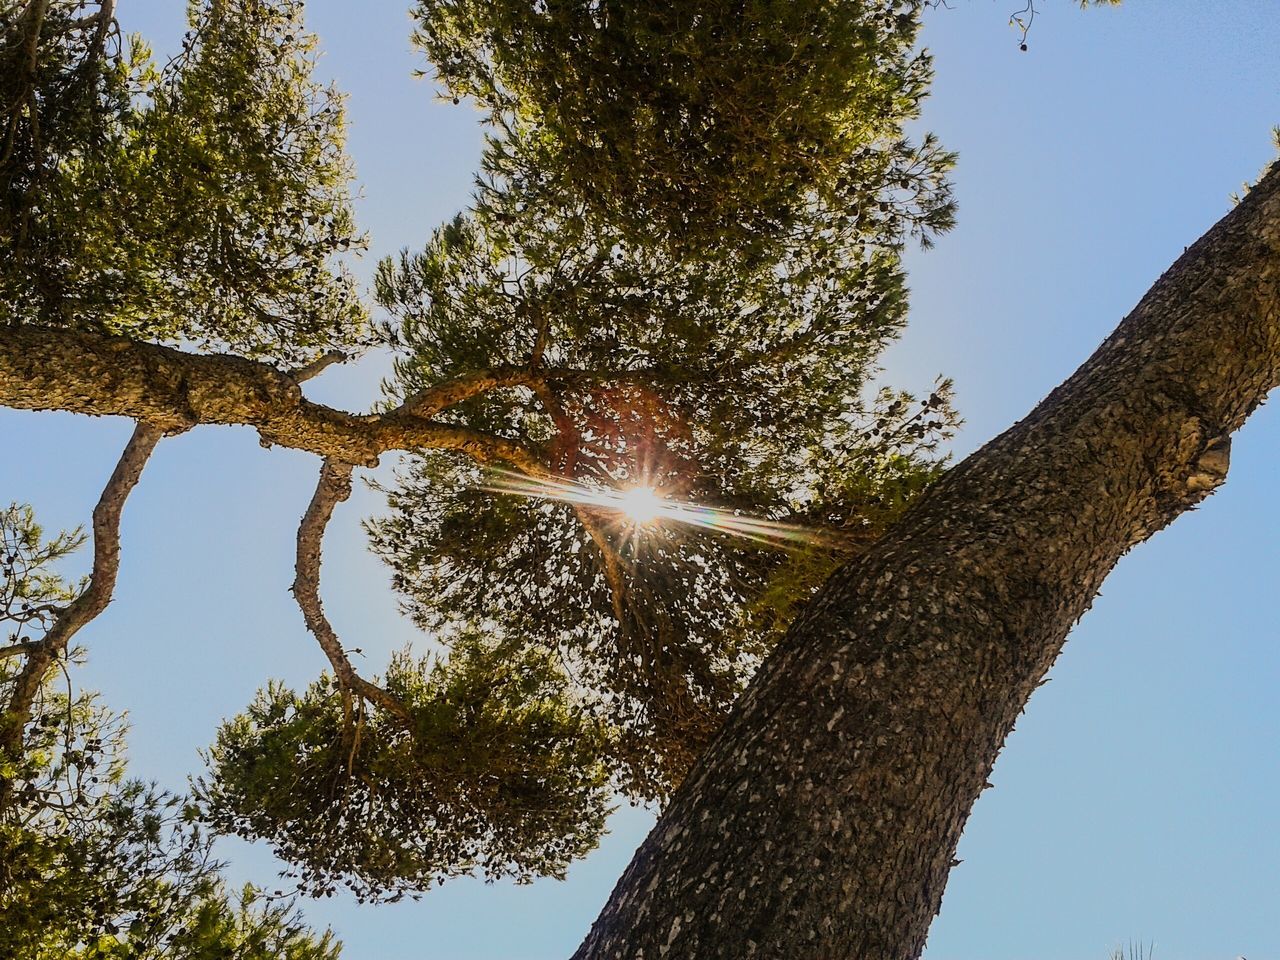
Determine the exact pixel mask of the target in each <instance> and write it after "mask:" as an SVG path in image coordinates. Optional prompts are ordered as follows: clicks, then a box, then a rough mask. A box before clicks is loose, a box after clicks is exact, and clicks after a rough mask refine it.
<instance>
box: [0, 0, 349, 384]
mask: <svg viewBox="0 0 1280 960" xmlns="http://www.w3.org/2000/svg"><path fill="white" fill-rule="evenodd" d="M41 6H43V5H42V4H27V5H26V7H25V8H19V7H17V6H15V5H13V4H9V5H6V12H5V13H4V14H3V15H0V44H2V46H0V75H2V76H3V77H4V78H5V79H4V80H3V81H0V106H2V107H3V109H4V117H5V118H6V123H5V127H4V141H3V148H2V149H0V261H2V262H3V266H0V319H3V320H4V321H5V322H11V323H13V322H17V323H40V324H44V325H48V326H66V327H75V328H88V329H97V330H105V331H108V332H113V333H123V334H126V335H128V336H131V337H135V338H140V339H149V340H166V341H178V340H181V341H185V342H189V343H193V344H195V345H197V346H200V347H203V348H207V349H224V350H232V351H237V352H241V353H244V354H246V355H250V356H257V357H265V358H272V359H276V360H279V361H283V362H290V363H295V362H298V361H300V360H302V359H304V358H307V357H310V356H312V355H314V354H315V353H317V352H319V351H322V350H325V349H331V348H339V347H351V346H353V345H355V344H357V343H358V342H359V338H360V332H361V327H362V325H363V322H364V309H363V307H362V306H361V304H360V303H359V300H358V298H357V296H356V293H355V290H354V285H353V283H352V281H351V279H350V277H349V276H348V275H347V274H346V272H345V271H344V270H343V269H342V268H341V266H340V265H339V260H338V256H337V255H339V254H341V253H342V252H343V251H345V250H348V249H350V248H351V247H352V246H353V245H354V246H359V245H360V243H361V241H360V240H359V239H358V238H356V237H354V236H353V227H352V221H351V210H350V200H349V195H348V190H347V186H348V181H349V179H350V168H349V164H348V162H347V160H346V157H345V155H344V153H343V115H342V103H341V98H340V97H338V95H337V94H336V93H335V92H334V91H332V90H329V89H325V88H323V87H321V86H320V85H319V84H317V83H316V82H315V81H314V80H313V79H312V78H311V72H312V68H313V65H314V50H315V40H314V38H313V37H311V36H310V35H308V34H307V33H306V32H305V31H304V30H303V26H302V3H301V2H300V0H226V2H223V3H219V4H214V5H209V6H207V7H206V6H205V5H202V4H193V5H192V6H191V31H190V32H189V33H188V34H187V35H186V38H185V39H184V42H183V49H182V53H181V54H180V55H179V56H177V57H176V58H174V59H173V60H171V61H170V62H169V63H168V64H166V65H165V66H163V67H162V68H161V67H157V66H156V65H155V64H153V62H152V60H151V54H150V51H149V50H148V49H147V47H146V45H145V44H144V43H143V42H142V41H141V40H140V39H138V38H132V39H130V40H127V41H125V40H121V39H118V31H115V30H114V28H113V27H112V26H110V25H105V26H102V27H101V30H99V25H98V24H96V23H95V22H94V20H93V19H92V18H90V19H89V21H88V22H89V23H90V26H88V27H84V26H77V24H78V23H80V22H81V19H82V18H85V17H87V16H88V14H89V13H90V12H91V11H92V10H93V7H92V6H90V10H89V11H86V10H85V9H83V8H84V6H85V5H84V4H82V3H78V2H71V0H52V2H50V3H49V4H48V5H47V6H48V9H47V13H46V15H45V16H44V17H43V18H40V17H38V16H34V15H32V14H31V13H30V11H32V10H34V9H36V8H39V7H41ZM101 16H102V14H101V12H100V11H99V12H98V17H99V18H101ZM102 23H103V24H106V21H102ZM32 53H34V60H32V59H31V54H32Z"/></svg>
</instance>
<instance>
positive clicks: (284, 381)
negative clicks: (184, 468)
mask: <svg viewBox="0 0 1280 960" xmlns="http://www.w3.org/2000/svg"><path fill="white" fill-rule="evenodd" d="M310 372H311V371H310V370H304V371H300V375H301V376H303V377H305V376H306V374H307V373H310ZM442 392H443V388H442ZM0 404H3V405H4V406H7V407H16V408H18V409H21V410H66V411H69V412H71V413H88V414H97V415H99V416H123V417H132V418H133V419H135V420H138V421H142V422H145V423H150V424H154V425H156V426H159V427H161V428H163V429H165V430H166V431H169V432H178V431H182V430H187V429H189V428H191V427H194V426H196V425H198V424H238V425H244V426H250V427H253V428H254V429H256V430H257V431H258V435H259V437H260V438H261V440H262V442H263V444H265V445H268V446H269V445H272V444H276V445H279V446H282V447H291V448H293V449H295V450H306V451H309V452H311V453H315V454H318V455H320V456H322V457H325V458H331V459H333V460H335V461H339V462H343V463H354V464H361V465H373V464H376V463H377V462H378V457H379V456H380V455H381V454H382V453H384V452H386V451H387V450H413V449H438V450H455V451H457V452H459V453H463V454H466V455H468V456H471V457H473V458H474V459H476V460H477V461H479V462H482V463H491V462H503V463H508V464H511V465H512V466H514V467H516V468H518V469H520V470H522V471H524V472H526V473H529V474H530V475H533V476H542V475H544V474H546V473H547V470H546V468H545V467H544V466H543V465H542V464H541V462H540V461H539V460H538V459H537V457H536V456H535V455H534V454H533V453H532V452H531V451H529V450H528V449H526V448H525V447H523V446H521V445H520V444H519V443H517V442H516V441H514V440H510V439H507V438H504V437H496V436H491V435H489V434H484V433H480V432H478V431H475V430H468V429H466V428H465V427H459V426H454V425H452V424H444V423H436V422H434V421H431V420H428V419H425V418H424V417H423V416H420V415H419V414H418V413H417V412H416V411H414V410H410V409H409V408H407V407H404V406H402V407H399V408H397V409H395V410H391V411H388V412H387V413H383V414H355V413H347V412H345V411H343V410H335V409H333V408H332V407H326V406H324V405H322V404H318V403H313V402H311V401H310V400H308V399H306V398H305V397H304V396H303V395H302V389H301V388H300V387H299V385H298V380H297V379H295V377H294V376H292V375H290V374H288V373H286V372H283V371H281V370H277V369H276V368H275V367H272V366H270V365H268V364H265V363H258V362H255V361H253V360H246V359H245V358H243V357H236V356H230V355H227V354H211V355H197V354H190V353H183V352H182V351H180V350H174V349H173V348H171V347H164V346H159V345H156V344H149V343H140V342H138V341H136V340H130V339H128V338H127V337H113V336H107V335H105V334H100V333H91V332H87V331H75V330H62V329H57V328H53V327H38V326H18V327H4V328H0Z"/></svg>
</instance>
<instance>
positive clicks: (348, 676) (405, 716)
mask: <svg viewBox="0 0 1280 960" xmlns="http://www.w3.org/2000/svg"><path fill="white" fill-rule="evenodd" d="M351 470H352V465H351V464H349V463H341V462H337V461H333V460H326V461H325V462H324V464H323V465H322V466H321V468H320V482H319V483H317V484H316V492H315V494H314V495H313V496H312V497H311V503H310V504H308V506H307V512H306V513H304V514H303V515H302V523H300V524H299V525H298V558H297V562H296V564H295V566H294V570H295V572H296V575H295V577H294V580H293V588H292V589H293V595H294V598H295V599H296V600H297V601H298V608H299V609H300V610H301V611H302V619H303V620H305V621H306V624H307V629H308V630H310V631H311V633H312V635H313V636H314V637H315V638H316V642H317V643H319V644H320V649H321V650H323V651H324V655H325V656H326V657H328V658H329V663H330V665H331V666H332V667H333V672H334V675H335V676H336V677H337V679H338V684H339V686H340V687H341V688H342V689H343V691H344V692H346V691H350V692H353V693H356V694H357V695H359V696H361V697H363V698H364V699H365V700H368V701H369V702H370V703H373V704H376V705H377V706H380V707H382V708H383V709H384V710H386V711H388V712H389V713H391V714H392V715H394V716H396V717H399V718H400V719H401V720H403V721H405V722H406V723H407V722H409V720H410V719H411V718H410V715H409V711H408V709H407V708H406V707H405V705H404V704H403V703H401V702H400V701H399V700H398V699H396V697H394V696H393V695H392V694H390V693H388V692H387V691H386V690H384V689H382V687H379V686H378V685H377V684H374V683H370V682H369V681H368V680H365V679H364V678H363V677H361V676H360V675H359V674H358V673H356V670H355V667H353V666H352V665H351V660H350V659H348V657H347V653H346V651H345V650H344V649H343V648H342V641H341V640H339V639H338V635H337V633H336V632H334V629H333V627H332V625H331V624H330V623H329V620H328V618H327V617H326V616H325V615H324V607H323V606H322V605H321V602H320V551H321V546H322V543H323V540H324V531H325V527H327V526H328V525H329V518H330V517H332V516H333V508H334V507H335V506H337V505H338V504H339V503H342V502H343V501H344V500H346V499H347V497H349V496H351Z"/></svg>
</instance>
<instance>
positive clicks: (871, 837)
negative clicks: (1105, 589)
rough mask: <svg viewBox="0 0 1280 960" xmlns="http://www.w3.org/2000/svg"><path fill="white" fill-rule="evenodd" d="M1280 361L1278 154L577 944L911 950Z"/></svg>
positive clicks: (686, 789) (935, 513) (960, 479)
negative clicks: (1045, 722)
mask: <svg viewBox="0 0 1280 960" xmlns="http://www.w3.org/2000/svg"><path fill="white" fill-rule="evenodd" d="M1278 376H1280V168H1277V169H1276V170H1273V171H1272V172H1271V173H1270V174H1269V175H1268V176H1267V177H1265V178H1264V180H1263V181H1262V182H1261V183H1260V184H1259V185H1258V186H1257V187H1256V188H1255V189H1254V190H1253V191H1252V192H1251V193H1250V194H1249V195H1248V196H1247V197H1246V198H1245V200H1244V201H1243V202H1242V203H1241V204H1240V205H1239V206H1238V207H1237V208H1236V209H1235V210H1234V211H1232V212H1231V213H1230V214H1229V215H1228V216H1227V217H1225V218H1224V219H1223V220H1222V221H1221V222H1220V223H1219V224H1218V225H1217V226H1215V227H1214V228H1213V229H1212V230H1211V231H1210V232H1209V233H1208V234H1207V235H1206V236H1205V237H1204V238H1202V239H1201V240H1200V241H1199V242H1198V243H1196V245H1195V246H1193V247H1191V248H1190V249H1189V250H1188V251H1187V252H1186V254H1185V255H1184V256H1183V257H1182V258H1181V259H1180V260H1179V261H1178V262H1177V263H1176V264H1175V265H1174V266H1173V267H1172V268H1171V269H1170V270H1169V271H1168V272H1167V273H1166V274H1165V275H1164V276H1163V277H1162V278H1161V279H1160V281H1159V282H1158V283H1157V284H1156V285H1155V286H1154V287H1153V288H1152V289H1151V291H1150V292H1149V293H1148V294H1147V296H1146V297H1145V298H1144V299H1143V301H1142V302H1141V303H1140V304H1139V305H1138V307H1137V308H1136V309H1135V310H1134V312H1133V313H1132V314H1131V315H1130V316H1129V317H1128V318H1127V319H1126V320H1125V321H1124V322H1123V323H1122V324H1121V325H1120V327H1119V329H1118V330H1117V331H1116V332H1115V333H1114V334H1112V336H1111V337H1110V338H1109V339H1108V340H1107V341H1106V343H1104V344H1103V345H1102V347H1101V348H1099V350H1098V351H1097V353H1095V354H1094V355H1093V357H1091V358H1090V359H1089V361H1088V362H1087V363H1085V365H1084V366H1083V367H1081V368H1080V370H1079V371H1077V372H1076V373H1075V374H1074V375H1073V376H1072V377H1071V378H1070V379H1069V380H1068V381H1067V382H1066V383H1064V384H1063V385H1062V386H1060V387H1059V388H1058V389H1057V390H1055V391H1054V392H1053V393H1052V394H1051V395H1050V396H1049V397H1048V398H1047V399H1046V400H1045V401H1044V402H1043V403H1041V404H1040V406H1039V407H1037V408H1036V409H1035V411H1033V412H1032V414H1031V415H1030V416H1029V417H1027V418H1026V419H1025V420H1023V421H1022V422H1021V423H1019V424H1017V425H1016V426H1014V427H1013V428H1012V429H1010V430H1009V431H1007V432H1006V433H1004V434H1003V435H1002V436H1000V437H997V438H996V439H995V440H993V441H992V442H990V443H989V444H987V445H986V446H985V447H983V448H982V449H981V450H979V451H978V452H977V453H975V454H974V455H973V456H971V457H969V458H968V459H967V460H965V461H964V462H963V463H961V464H960V465H959V466H957V467H956V468H955V469H953V470H952V471H951V472H950V473H948V474H947V475H946V476H945V477H944V478H943V479H942V480H941V481H939V482H938V483H937V484H936V485H935V486H934V487H933V488H931V489H930V491H928V492H927V493H926V495H925V496H924V497H923V498H922V500H921V501H920V502H919V503H918V504H917V505H916V506H915V507H914V508H913V509H912V510H911V511H909V513H908V514H907V515H906V516H905V517H904V518H903V520H902V521H901V522H900V523H899V524H898V525H897V526H896V527H894V528H893V529H892V530H891V531H890V532H889V533H888V535H887V536H886V537H885V538H884V539H883V540H882V541H881V542H879V543H878V544H877V545H876V546H875V547H874V548H873V549H872V550H870V551H869V552H868V553H867V554H865V555H864V556H862V557H861V558H859V559H858V560H857V561H855V562H853V563H852V564H850V565H849V566H847V567H845V568H843V569H841V570H840V571H838V572H837V573H836V574H835V575H834V576H833V577H832V578H831V579H830V581H828V583H827V584H826V585H825V586H824V588H823V589H822V591H821V592H820V593H819V595H818V596H817V598H816V599H815V600H814V601H813V603H812V604H810V606H809V607H808V608H807V609H806V611H805V613H804V615H803V616H802V617H801V618H800V619H799V620H798V621H797V622H796V623H795V624H794V626H793V627H792V629H791V631H790V632H789V633H788V635H787V637H786V639H785V640H784V641H783V643H782V644H781V646H780V648H779V649H778V650H777V651H776V652H775V653H774V654H773V656H772V657H770V659H769V660H768V662H767V663H766V664H765V666H764V667H763V669H762V670H761V672H760V674H759V676H758V677H757V678H756V680H755V682H754V683H753V684H752V685H751V687H750V688H749V690H748V691H747V693H746V695H745V696H744V697H743V698H742V700H741V701H740V702H739V704H738V705H737V707H736V708H735V710H734V711H733V714H732V716H731V717H730V719H729V721H728V722H727V724H726V725H725V727H724V728H723V730H722V731H721V733H720V734H719V735H718V737H717V738H716V740H715V742H714V744H713V745H712V747H711V749H710V750H709V751H708V752H707V754H706V755H705V756H704V758H703V759H702V761H701V762H700V763H699V764H698V766H697V767H696V769H695V770H694V771H693V773H692V774H691V775H690V776H689V778H688V779H687V780H686V781H685V783H684V785H683V786H682V787H681V789H680V790H679V791H678V792H677V794H676V796H675V798H674V799H673V801H672V803H671V805H670V807H669V809H668V810H667V812H666V814H665V815H664V816H663V817H662V819H661V820H660V821H659V822H658V825H657V827H655V829H654V830H653V832H652V833H651V834H650V835H649V837H648V839H647V840H646V841H645V843H644V844H643V845H642V846H641V848H640V850H639V851H638V852H637V854H636V856H635V859H634V860H633V861H632V863H631V865H630V867H629V868H628V869H627V871H626V873H625V874H624V875H623V877H622V879H621V881H620V882H619V883H618V886H617V888H616V889H615V890H614V892H613V895H612V897H611V899H610V900H609V903H608V904H607V905H606V907H605V909H604V911H603V913H602V914H601V915H600V918H599V920H598V921H597V922H596V924H595V926H594V927H593V928H592V930H591V933H590V934H589V935H588V937H587V939H586V941H585V942H584V943H583V945H582V947H581V948H579V950H578V952H577V953H576V954H575V958H577V960H588V958H590V960H605V958H610V960H613V958H630V960H640V958H643V960H659V958H662V957H668V958H680V960H712V958H717V957H723V958H733V960H739V958H746V957H753V956H755V957H767V958H778V960H783V958H785V960H805V958H812V960H838V958H849V960H909V958H915V957H917V956H918V955H919V954H920V952H921V950H922V949H923V947H924V941H925V936H926V934H927V932H928V929H929V925H930V922H931V921H932V919H933V917H934V915H935V914H936V913H937V912H938V908H939V904H940V902H941V899H942V892H943V888H944V887H945V885H946V880H947V874H948V872H949V871H950V869H951V864H952V858H953V855H954V852H955V847H956V843H957V841H958V839H959V837H960V831H961V829H962V828H963V826H964V823H965V820H966V818H967V817H968V815H969V811H970V809H971V808H972V806H973V803H974V801H975V800H976V799H977V797H978V795H979V793H980V792H981V791H982V790H983V788H984V786H986V784H987V776H988V773H989V772H990V770H991V767H992V764H993V763H994V762H995V759H996V755H997V754H998V753H999V751H1000V747H1001V745H1002V744H1003V742H1004V739H1005V737H1006V736H1007V735H1008V733H1009V731H1010V730H1011V729H1012V727H1013V723H1014V720H1015V719H1016V717H1017V716H1018V714H1019V712H1020V711H1021V710H1022V709H1023V707H1024V705H1025V704H1026V702H1027V700H1028V698H1029V697H1030V695H1031V693H1032V691H1033V690H1034V689H1035V688H1036V686H1037V684H1038V683H1039V682H1040V680H1041V678H1042V677H1043V676H1044V674H1045V672H1046V671H1047V670H1048V669H1049V667H1050V665H1051V664H1052V663H1053V661H1054V659H1055V657H1056V656H1057V655H1058V651H1059V650H1060V649H1061V647H1062V643H1063V640H1064V639H1065V637H1066V635H1067V633H1068V631H1069V630H1070V628H1071V627H1072V625H1073V624H1074V623H1075V622H1076V621H1077V620H1078V619H1079V617H1080V616H1081V615H1082V614H1083V613H1084V612H1085V610H1086V609H1088V607H1089V604H1090V602H1091V601H1092V598H1093V597H1094V596H1095V595H1096V593H1097V591H1098V588H1099V586H1100V585H1101V583H1102V581H1103V578H1104V577H1106V575H1107V574H1108V572H1110V570H1111V568H1112V567H1113V566H1114V565H1115V563H1116V561H1117V560H1118V559H1119V558H1120V556H1121V555H1122V554H1124V553H1125V552H1126V551H1127V550H1128V549H1129V548H1130V547H1132V546H1133V545H1134V544H1136V543H1139V542H1141V541H1142V540H1145V539H1146V538H1147V537H1149V536H1151V535H1152V534H1153V533H1155V532H1156V531H1157V530H1159V529H1160V528H1162V527H1164V526H1165V525H1166V524H1168V523H1169V522H1170V521H1172V520H1173V519H1174V518H1175V517H1176V516H1178V515H1179V514H1180V513H1182V512H1183V511H1184V510H1187V509H1189V508H1191V507H1192V506H1194V505H1195V504H1196V503H1197V502H1198V501H1200V500H1201V499H1202V498H1204V497H1205V496H1206V495H1207V494H1208V493H1209V492H1210V491H1211V490H1212V489H1213V488H1214V487H1216V486H1217V485H1218V484H1219V483H1221V482H1222V480H1223V479H1224V477H1225V475H1226V469H1227V456H1228V450H1229V442H1230V441H1229V437H1230V434H1231V433H1232V431H1234V430H1235V429H1236V428H1237V427H1239V426H1240V425H1241V424H1242V423H1243V422H1244V420H1245V418H1246V417H1247V416H1248V415H1249V413H1250V412H1251V411H1252V410H1253V409H1254V408H1255V407H1256V406H1257V405H1258V404H1259V403H1261V402H1262V400H1263V399H1264V398H1265V396H1266V394H1267V392H1268V391H1269V390H1270V389H1271V388H1272V387H1273V386H1274V385H1275V384H1276V383H1277V378H1278Z"/></svg>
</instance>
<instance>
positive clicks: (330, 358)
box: [289, 350, 351, 383]
mask: <svg viewBox="0 0 1280 960" xmlns="http://www.w3.org/2000/svg"><path fill="white" fill-rule="evenodd" d="M349 359H351V358H350V357H348V356H347V355H346V354H345V353H343V352H342V351H341V350H330V351H328V352H327V353H322V354H321V355H320V356H318V357H316V358H315V359H314V360H312V361H311V362H310V363H304V364H303V365H302V366H300V367H298V368H296V369H294V370H291V371H289V376H290V377H292V378H293V382H294V383H303V382H305V381H307V380H310V379H312V378H313V377H318V376H320V374H322V373H324V372H325V371H326V370H327V369H329V368H330V367H331V366H333V365H334V364H335V363H346V362H347V361H348V360H349Z"/></svg>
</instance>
